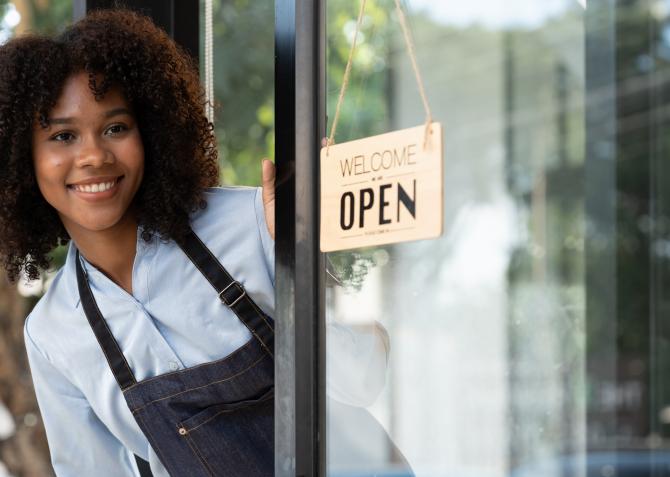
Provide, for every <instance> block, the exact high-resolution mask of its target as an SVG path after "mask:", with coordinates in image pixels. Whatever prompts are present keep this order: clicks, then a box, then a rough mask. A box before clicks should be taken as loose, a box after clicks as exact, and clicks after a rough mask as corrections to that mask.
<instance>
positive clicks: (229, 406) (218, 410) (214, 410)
mask: <svg viewBox="0 0 670 477" xmlns="http://www.w3.org/2000/svg"><path fill="white" fill-rule="evenodd" d="M274 392H275V388H274V386H272V387H270V388H269V389H268V390H267V391H264V392H263V393H261V395H260V396H256V397H253V398H251V399H244V400H242V401H235V402H226V403H221V404H215V405H213V406H209V407H207V408H205V409H203V410H202V411H200V412H198V413H197V414H195V415H194V416H191V417H189V418H188V419H186V420H185V421H182V422H181V424H180V427H181V428H182V429H184V430H185V431H186V432H191V431H195V430H196V429H197V428H198V427H200V426H202V425H203V424H206V423H207V422H209V421H210V420H212V419H214V418H216V417H218V416H219V415H221V414H225V413H233V412H235V411H239V410H241V409H246V408H249V407H253V406H257V405H259V404H262V403H263V402H265V401H268V400H271V399H273V398H274Z"/></svg>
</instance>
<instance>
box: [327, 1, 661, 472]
mask: <svg viewBox="0 0 670 477" xmlns="http://www.w3.org/2000/svg"><path fill="white" fill-rule="evenodd" d="M402 4H403V8H404V9H405V11H406V12H407V14H408V17H409V24H410V29H411V31H412V34H413V37H414V40H415V46H416V53H417V57H418V63H419V67H420V69H421V71H422V74H423V79H424V84H425V88H426V91H427V96H428V99H429V102H430V104H431V106H432V110H433V116H434V118H435V119H436V120H437V121H440V122H441V123H442V125H443V128H444V144H445V148H444V233H443V235H442V237H440V238H439V239H436V240H429V241H417V242H409V243H400V244H395V245H387V246H379V247H373V248H366V249H355V250H348V251H344V252H334V253H329V254H328V256H327V261H328V269H329V271H330V272H332V275H333V276H334V278H333V279H331V280H330V283H329V284H327V285H326V296H325V307H326V311H325V328H326V365H325V366H326V371H325V373H326V395H327V398H326V421H325V429H326V442H327V450H326V469H327V472H326V473H327V475H331V476H342V477H344V476H363V475H376V476H391V475H393V476H406V475H407V476H408V475H417V476H430V477H438V476H439V477H443V476H444V477H446V476H477V477H482V476H484V477H486V476H490V477H502V476H515V477H522V476H524V477H526V476H528V477H530V476H542V477H559V476H561V477H565V476H596V475H597V476H615V475H618V476H621V475H626V476H628V475H630V476H633V475H640V476H642V475H644V476H661V475H670V452H669V450H668V449H670V440H669V438H670V390H669V387H670V386H668V382H669V380H670V369H669V365H670V361H669V358H670V354H669V352H670V349H669V347H668V343H669V341H668V337H669V336H670V335H669V334H668V326H669V325H668V323H669V321H668V318H669V317H668V316H667V315H668V299H667V296H668V294H667V292H666V289H667V278H666V277H667V271H668V256H669V254H668V250H669V249H668V247H667V245H668V243H670V242H668V233H670V227H669V226H668V224H670V221H669V220H668V219H669V217H668V215H667V213H668V208H667V193H666V189H667V187H668V184H669V182H668V172H667V169H668V168H667V165H666V164H665V162H667V161H663V158H665V157H667V152H668V151H667V148H668V137H670V135H668V129H667V123H668V114H667V109H668V104H669V103H668V99H669V93H668V91H669V90H668V71H669V63H668V62H669V61H670V20H669V16H668V15H669V12H670V6H669V4H668V2H665V1H655V0H654V1H644V2H643V1H631V2H617V3H616V4H615V3H613V2H606V1H599V0H589V1H588V3H587V2H586V1H585V0H558V1H553V2H537V1H533V0H513V1H511V2H510V1H504V2H503V1H497V0H496V1H490V0H486V1H483V0H482V1H479V0H476V1H471V2H465V3H464V2H430V1H426V0H407V1H405V2H402ZM326 5H327V15H326V18H327V29H326V40H327V41H326V43H327V50H326V54H327V67H326V68H327V70H326V71H327V88H326V91H327V93H326V100H327V111H328V116H329V117H330V118H332V116H333V114H334V110H335V104H336V102H337V98H338V94H339V88H340V85H341V82H342V76H343V71H344V66H345V64H346V61H347V57H348V54H349V48H350V46H351V41H352V38H353V35H354V30H355V25H356V17H357V14H358V7H359V4H358V2H351V1H344V0H328V1H327V2H326ZM394 8H395V7H394V2H393V0H369V1H368V2H367V6H366V13H365V17H364V21H363V26H362V30H361V33H360V34H359V36H358V43H357V45H358V46H357V48H356V52H355V54H354V59H353V68H352V76H351V79H350V82H349V87H348V93H347V95H346V98H345V101H344V106H343V109H342V113H341V114H342V116H341V120H340V123H339V124H340V125H339V126H338V136H337V138H336V141H337V142H344V141H347V140H352V139H358V138H361V137H365V136H370V135H374V134H380V133H384V132H388V131H391V130H396V129H402V128H406V127H411V126H417V125H420V124H422V123H423V122H424V111H423V107H422V103H421V100H420V96H419V93H418V90H417V87H416V82H415V79H414V75H413V73H412V69H411V65H410V62H409V57H408V56H407V53H406V51H405V47H404V43H403V39H402V33H401V30H400V26H399V22H398V18H397V16H396V14H395V12H394Z"/></svg>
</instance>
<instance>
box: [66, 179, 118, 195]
mask: <svg viewBox="0 0 670 477" xmlns="http://www.w3.org/2000/svg"><path fill="white" fill-rule="evenodd" d="M115 183H116V181H111V182H100V183H98V184H79V185H75V186H74V190H77V191H79V192H92V193H95V192H105V191H106V190H109V189H111V188H112V187H114V184H115Z"/></svg>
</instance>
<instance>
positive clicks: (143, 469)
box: [135, 454, 154, 477]
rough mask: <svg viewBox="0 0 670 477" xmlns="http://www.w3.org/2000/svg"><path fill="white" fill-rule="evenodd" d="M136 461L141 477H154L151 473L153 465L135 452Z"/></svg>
mask: <svg viewBox="0 0 670 477" xmlns="http://www.w3.org/2000/svg"><path fill="white" fill-rule="evenodd" d="M135 462H136V463H137V470H139V471H140V477H153V475H154V474H152V473H151V466H149V463H148V462H147V461H146V460H144V459H142V458H141V457H139V456H138V455H137V454H135Z"/></svg>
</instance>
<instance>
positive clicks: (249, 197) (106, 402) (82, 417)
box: [24, 187, 386, 477]
mask: <svg viewBox="0 0 670 477" xmlns="http://www.w3.org/2000/svg"><path fill="white" fill-rule="evenodd" d="M205 199H206V200H207V203H208V205H207V208H206V209H204V210H200V211H198V212H196V213H195V214H194V215H193V216H192V224H191V226H192V228H193V230H194V231H195V233H196V234H197V235H198V236H199V237H200V238H201V239H202V241H203V242H204V243H205V244H206V245H207V247H208V248H209V249H210V250H212V252H213V253H214V254H215V255H216V256H217V258H218V259H219V260H220V261H221V263H222V264H223V266H224V267H225V268H226V269H227V270H228V272H229V273H230V274H231V275H232V276H233V277H234V278H235V279H236V280H237V281H239V282H240V283H241V284H242V285H243V286H244V288H245V289H246V291H247V293H248V294H249V295H250V296H251V297H252V298H253V300H254V301H255V302H256V303H257V304H258V306H260V307H261V308H262V309H263V311H265V312H266V313H267V314H268V315H270V316H274V242H273V240H272V238H271V237H270V235H269V233H268V229H267V225H266V223H265V215H264V211H263V204H262V197H261V189H259V188H248V187H227V188H218V189H209V190H208V191H207V192H206V194H205ZM75 252H76V249H75V247H74V245H73V244H72V243H71V244H70V248H69V251H68V256H67V260H66V262H65V265H64V266H63V268H62V269H61V270H60V271H59V272H58V274H57V275H56V277H55V279H54V280H53V282H52V283H51V285H50V287H49V290H48V291H47V293H46V294H45V296H44V297H42V299H41V300H40V301H39V302H38V303H37V305H36V306H35V308H34V309H33V311H32V312H31V314H30V315H29V317H28V319H27V320H26V324H25V329H24V334H25V343H26V349H27V353H28V359H29V362H30V369H31V373H32V376H33V382H34V385H35V392H36V395H37V400H38V403H39V407H40V411H41V414H42V418H43V421H44V425H45V428H46V432H47V438H48V441H49V449H50V452H51V460H52V464H53V466H54V470H55V472H56V474H57V475H58V477H84V476H93V475H95V476H96V477H123V476H134V475H139V473H138V472H137V469H136V465H135V462H134V458H133V453H134V454H137V455H138V456H140V457H142V458H143V459H145V460H148V461H149V463H150V465H151V468H152V472H153V473H154V475H155V476H157V477H158V476H167V475H168V474H167V472H166V471H165V469H164V468H163V466H162V464H161V463H160V461H159V460H158V458H157V456H156V455H155V453H154V451H153V449H151V447H150V445H149V443H148V441H147V439H146V437H145V436H144V435H143V433H142V432H141V430H140V429H139V427H138V426H137V423H136V422H135V419H134V418H133V416H132V414H131V413H130V411H129V409H128V407H127V405H126V402H125V400H124V398H123V395H122V393H121V390H120V389H119V387H118V384H117V383H116V381H115V379H114V376H113V374H112V372H111V370H110V368H109V366H108V364H107V361H106V360H105V357H104V355H103V353H102V350H101V348H100V345H99V344H98V342H97V341H96V339H95V336H94V334H93V331H92V330H91V327H90V325H89V323H88V321H87V320H86V316H85V314H84V310H83V308H82V306H81V304H80V303H79V293H78V291H77V280H76V273H75V260H76V257H75ZM82 262H83V265H84V267H85V269H86V271H87V272H88V277H89V282H90V284H91V289H92V290H93V294H94V296H95V299H96V301H97V303H98V306H99V308H100V310H101V311H102V314H103V316H104V317H105V320H106V321H107V323H108V325H109V327H110V329H111V331H112V334H113V335H114V337H115V338H116V340H117V342H118V343H119V346H120V347H121V350H122V351H123V354H124V355H125V357H126V359H127V361H128V362H129V364H130V366H131V369H132V370H133V372H134V374H135V377H136V379H137V380H138V381H140V380H143V379H146V378H151V377H154V376H158V375H160V374H164V373H169V372H171V371H176V370H178V369H183V368H187V367H191V366H195V365H198V364H201V363H205V362H209V361H213V360H217V359H220V358H223V357H225V356H227V355H228V354H230V353H231V352H233V351H234V350H235V349H237V348H238V347H240V346H241V345H243V344H244V343H246V342H247V341H248V340H249V339H250V337H251V336H250V333H249V331H248V330H247V329H246V327H245V326H244V325H243V324H242V323H241V322H240V321H239V320H238V318H237V317H236V316H235V315H234V314H233V313H232V312H231V311H230V310H229V309H228V308H227V307H225V306H223V305H222V304H221V302H220V301H219V300H218V297H217V295H216V292H215V290H214V289H213V288H212V286H211V285H210V284H209V282H208V281H207V280H206V279H205V278H204V277H203V276H202V275H201V274H200V272H199V271H198V270H197V269H196V268H195V267H194V266H193V265H192V264H191V262H190V261H189V259H188V258H187V257H186V255H184V253H183V252H182V251H181V250H180V249H179V247H178V246H177V245H176V244H175V243H174V242H164V241H161V240H159V239H158V238H154V239H153V240H152V241H151V242H150V243H146V242H144V240H142V239H141V238H139V234H138V240H137V251H136V256H135V262H134V264H133V272H132V286H133V294H132V295H130V294H129V293H127V292H126V291H124V290H123V289H122V288H121V287H119V286H118V285H116V284H115V283H114V282H112V281H111V280H110V279H109V278H107V277H106V276H105V275H104V274H103V273H101V272H100V271H99V270H97V269H96V268H95V267H93V266H92V265H91V264H89V263H87V262H86V261H85V260H84V259H82ZM328 333H329V340H330V341H331V342H332V344H333V346H332V347H331V348H332V349H333V350H334V351H335V350H339V351H337V353H340V354H342V355H343V357H342V358H341V359H337V361H336V362H335V363H334V364H333V365H332V366H331V369H332V370H333V371H335V375H338V374H340V375H342V378H341V379H340V378H337V377H336V378H335V381H338V380H339V382H338V383H336V384H335V385H332V383H331V381H333V379H331V378H332V377H333V376H332V374H333V373H329V376H328V381H329V383H328V387H329V389H330V390H329V394H331V395H332V396H334V397H335V398H336V399H340V400H341V401H343V402H349V403H351V404H365V403H366V401H370V400H371V398H372V399H374V397H375V396H376V394H377V393H378V392H379V389H380V386H381V385H383V375H384V370H385V366H386V354H385V352H380V349H381V347H382V346H381V345H380V343H381V341H380V340H378V339H376V337H375V336H373V335H364V334H355V333H352V332H351V330H349V329H347V328H345V327H338V326H329V331H328ZM330 354H332V353H329V355H330ZM328 359H329V360H331V358H330V357H329V358H328ZM337 370H340V371H339V372H338V371H337ZM380 375H381V376H382V379H381V382H380V384H379V385H376V384H374V381H375V380H374V379H373V380H372V381H371V380H370V376H380ZM377 381H379V379H377Z"/></svg>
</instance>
